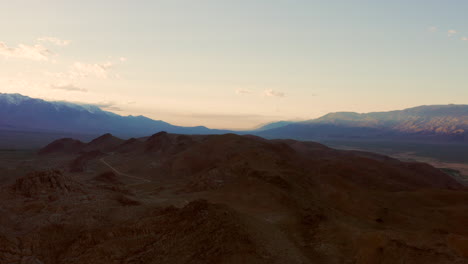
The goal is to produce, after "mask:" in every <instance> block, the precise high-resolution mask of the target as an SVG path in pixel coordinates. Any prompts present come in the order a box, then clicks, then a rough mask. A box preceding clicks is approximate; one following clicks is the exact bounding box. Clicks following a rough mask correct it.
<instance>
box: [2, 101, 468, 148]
mask: <svg viewBox="0 0 468 264" xmlns="http://www.w3.org/2000/svg"><path fill="white" fill-rule="evenodd" d="M159 131H167V132H169V133H178V134H223V133H237V134H254V135H258V136H262V137H265V138H292V139H299V140H318V141H320V140H327V139H346V140H349V139H352V140H382V139H385V140H417V141H443V142H447V141H455V142H468V105H430V106H419V107H414V108H409V109H405V110H398V111H390V112H375V113H367V114H359V113H354V112H337V113H330V114H327V115H325V116H323V117H320V118H317V119H312V120H307V121H301V122H293V121H280V122H274V123H270V124H267V125H265V126H262V127H260V128H258V129H255V130H249V131H228V130H218V129H209V128H206V127H204V126H196V127H183V126H176V125H172V124H169V123H167V122H164V121H161V120H153V119H150V118H147V117H144V116H131V115H130V116H121V115H118V114H115V113H112V112H108V111H104V110H102V109H101V108H100V107H98V106H95V105H86V104H76V103H69V102H51V101H45V100H42V99H35V98H30V97H27V96H23V95H20V94H4V93H0V139H2V140H1V141H3V144H2V146H1V147H11V148H14V147H24V146H29V145H30V146H31V147H37V146H43V145H44V144H45V143H48V142H50V141H51V140H53V139H57V138H62V137H74V138H78V139H81V140H89V139H92V138H94V137H95V136H97V135H100V134H104V133H112V134H114V135H116V136H119V137H122V138H130V137H141V136H144V135H148V134H152V133H156V132H159ZM5 144H6V145H5Z"/></svg>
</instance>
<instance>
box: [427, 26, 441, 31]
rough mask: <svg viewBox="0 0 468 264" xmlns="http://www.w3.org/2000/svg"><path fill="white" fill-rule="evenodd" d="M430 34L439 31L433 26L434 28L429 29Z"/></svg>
mask: <svg viewBox="0 0 468 264" xmlns="http://www.w3.org/2000/svg"><path fill="white" fill-rule="evenodd" d="M427 30H428V31H429V32H437V30H439V29H438V28H437V27H436V26H432V27H429V28H428V29H427Z"/></svg>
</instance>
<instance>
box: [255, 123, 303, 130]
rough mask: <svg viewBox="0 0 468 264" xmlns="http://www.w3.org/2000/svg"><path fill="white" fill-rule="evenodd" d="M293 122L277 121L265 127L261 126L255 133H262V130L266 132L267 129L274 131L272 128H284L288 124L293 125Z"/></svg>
mask: <svg viewBox="0 0 468 264" xmlns="http://www.w3.org/2000/svg"><path fill="white" fill-rule="evenodd" d="M294 123H295V122H294V121H278V122H272V123H268V124H266V125H262V126H260V127H259V128H257V129H256V130H257V131H263V130H268V129H274V128H279V127H284V126H287V125H290V124H294Z"/></svg>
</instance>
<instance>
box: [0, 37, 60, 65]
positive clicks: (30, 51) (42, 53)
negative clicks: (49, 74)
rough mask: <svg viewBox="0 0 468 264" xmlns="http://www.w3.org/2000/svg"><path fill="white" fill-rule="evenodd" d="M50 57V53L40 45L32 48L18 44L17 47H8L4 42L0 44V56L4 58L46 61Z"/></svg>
mask: <svg viewBox="0 0 468 264" xmlns="http://www.w3.org/2000/svg"><path fill="white" fill-rule="evenodd" d="M51 55H52V52H51V51H50V50H48V49H47V48H45V47H44V46H42V45H40V44H35V45H33V46H30V45H25V44H18V46H17V47H8V45H6V44H5V43H4V42H0V56H4V57H6V58H20V59H28V60H34V61H47V60H49V57H50V56H51Z"/></svg>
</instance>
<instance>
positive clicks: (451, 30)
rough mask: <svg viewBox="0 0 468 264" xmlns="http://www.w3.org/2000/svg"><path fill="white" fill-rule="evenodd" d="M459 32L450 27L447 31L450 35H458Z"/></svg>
mask: <svg viewBox="0 0 468 264" xmlns="http://www.w3.org/2000/svg"><path fill="white" fill-rule="evenodd" d="M457 33H458V32H457V31H456V30H455V29H450V30H449V31H447V34H448V36H449V37H451V36H454V35H456V34H457Z"/></svg>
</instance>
